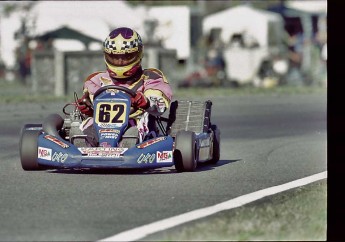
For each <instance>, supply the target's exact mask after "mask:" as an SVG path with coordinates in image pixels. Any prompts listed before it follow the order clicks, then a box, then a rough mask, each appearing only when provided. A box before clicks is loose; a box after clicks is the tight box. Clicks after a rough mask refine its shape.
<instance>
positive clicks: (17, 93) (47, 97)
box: [0, 80, 327, 103]
mask: <svg viewBox="0 0 345 242" xmlns="http://www.w3.org/2000/svg"><path fill="white" fill-rule="evenodd" d="M173 91H174V97H176V98H186V97H226V96H229V95H231V96H233V95H284V94H287V95H288V94H307V93H325V92H326V91H327V89H326V88H325V87H318V86H278V87H274V88H270V89H267V88H256V87H252V86H245V87H240V88H231V87H209V88H194V87H193V88H175V89H174V90H173ZM78 94H79V95H81V93H78ZM71 100H73V96H72V95H68V96H63V97H55V96H54V95H51V94H45V93H35V92H33V91H32V90H31V87H27V86H24V85H22V84H20V83H19V82H17V81H16V82H5V81H4V80H0V103H21V102H34V103H37V102H55V101H66V102H70V101H71Z"/></svg>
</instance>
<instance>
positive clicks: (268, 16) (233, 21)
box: [203, 5, 283, 46]
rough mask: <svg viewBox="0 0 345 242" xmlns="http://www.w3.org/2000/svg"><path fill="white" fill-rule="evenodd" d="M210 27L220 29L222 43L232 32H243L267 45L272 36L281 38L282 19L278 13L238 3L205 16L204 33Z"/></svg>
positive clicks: (260, 43) (225, 41)
mask: <svg viewBox="0 0 345 242" xmlns="http://www.w3.org/2000/svg"><path fill="white" fill-rule="evenodd" d="M212 28H220V29H221V30H222V33H221V38H222V41H224V43H229V40H230V38H231V36H232V35H233V34H236V33H244V32H245V33H246V34H247V35H249V36H251V37H254V38H255V39H256V40H257V42H258V43H259V45H260V46H268V45H269V43H270V42H272V41H271V40H272V38H273V39H276V38H281V36H282V33H281V31H282V30H283V20H282V18H281V16H280V15H278V14H275V13H272V12H268V11H265V10H259V9H255V8H253V7H251V6H249V5H240V6H236V7H232V8H228V9H226V10H223V11H220V12H217V13H215V14H211V15H208V16H207V17H205V19H204V21H203V33H204V35H206V34H208V33H209V32H210V30H211V29H212ZM273 42H276V41H273Z"/></svg>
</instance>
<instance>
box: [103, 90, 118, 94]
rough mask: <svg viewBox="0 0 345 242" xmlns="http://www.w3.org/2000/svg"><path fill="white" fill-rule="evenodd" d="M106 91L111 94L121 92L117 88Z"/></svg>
mask: <svg viewBox="0 0 345 242" xmlns="http://www.w3.org/2000/svg"><path fill="white" fill-rule="evenodd" d="M105 92H106V93H110V95H115V94H116V93H118V92H119V90H117V89H108V90H106V91H105Z"/></svg>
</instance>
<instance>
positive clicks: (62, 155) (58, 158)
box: [52, 152, 68, 163]
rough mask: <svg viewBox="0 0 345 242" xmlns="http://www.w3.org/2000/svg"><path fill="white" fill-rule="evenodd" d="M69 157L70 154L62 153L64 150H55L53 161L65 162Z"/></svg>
mask: <svg viewBox="0 0 345 242" xmlns="http://www.w3.org/2000/svg"><path fill="white" fill-rule="evenodd" d="M67 158H68V154H66V153H62V152H55V153H54V155H53V157H52V161H56V162H59V163H65V161H66V160H67Z"/></svg>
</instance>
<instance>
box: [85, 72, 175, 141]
mask: <svg viewBox="0 0 345 242" xmlns="http://www.w3.org/2000/svg"><path fill="white" fill-rule="evenodd" d="M108 85H116V86H123V87H126V88H129V89H132V90H133V91H136V92H137V91H140V92H142V93H143V94H144V95H145V96H146V97H147V98H148V100H149V103H150V107H149V108H147V109H146V110H145V111H146V112H144V113H142V114H140V115H139V116H136V117H134V118H133V119H130V120H129V126H136V127H137V128H138V131H139V137H138V138H139V142H142V141H143V140H144V139H145V136H146V135H147V134H148V133H149V132H150V131H152V130H149V126H148V123H149V114H151V115H153V116H160V115H162V114H163V113H164V112H165V111H166V109H167V108H168V107H169V105H170V102H171V99H172V89H171V87H170V85H169V83H168V81H167V79H166V77H165V76H164V74H163V73H162V72H161V71H160V70H158V69H154V68H148V69H144V70H142V71H139V72H138V74H136V75H134V77H133V78H131V80H129V81H126V82H121V81H116V80H114V79H112V78H110V76H109V74H108V72H107V71H104V72H95V73H92V74H91V75H89V77H88V78H87V79H86V81H85V83H84V86H83V93H84V94H85V93H88V95H89V97H90V100H91V102H93V95H94V94H95V92H96V91H97V90H98V89H99V88H100V87H103V86H108ZM93 122H94V120H93V117H88V118H87V119H86V120H84V121H83V122H82V124H81V126H80V129H81V130H82V131H83V132H84V133H86V132H85V131H86V130H87V129H90V128H93Z"/></svg>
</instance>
